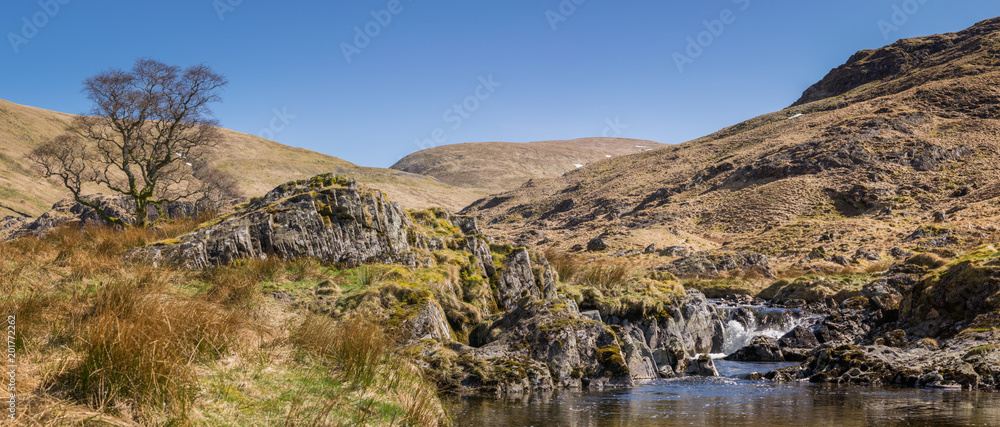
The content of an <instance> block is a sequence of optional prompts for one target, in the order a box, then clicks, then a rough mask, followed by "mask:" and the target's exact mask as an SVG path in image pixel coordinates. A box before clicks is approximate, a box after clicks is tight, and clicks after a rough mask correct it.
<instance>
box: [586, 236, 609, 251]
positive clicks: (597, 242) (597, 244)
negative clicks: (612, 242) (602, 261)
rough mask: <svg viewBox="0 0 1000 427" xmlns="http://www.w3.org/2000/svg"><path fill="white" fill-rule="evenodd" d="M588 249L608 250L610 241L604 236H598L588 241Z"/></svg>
mask: <svg viewBox="0 0 1000 427" xmlns="http://www.w3.org/2000/svg"><path fill="white" fill-rule="evenodd" d="M587 250H588V251H590V252H601V251H606V250H608V241H607V240H604V237H601V236H598V237H595V238H593V239H590V241H589V242H587Z"/></svg>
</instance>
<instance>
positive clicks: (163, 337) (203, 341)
mask: <svg viewBox="0 0 1000 427" xmlns="http://www.w3.org/2000/svg"><path fill="white" fill-rule="evenodd" d="M154 283H155V282H154ZM241 321H242V319H240V318H239V317H238V316H237V315H235V314H233V313H231V312H227V311H226V310H224V309H222V308H220V307H218V306H216V305H214V304H212V303H209V302H207V301H202V300H198V299H178V298H176V297H174V296H172V295H169V294H167V293H165V292H164V291H163V289H162V288H161V287H159V286H156V285H152V286H151V284H150V283H148V282H141V281H134V282H122V283H113V284H108V285H106V286H105V287H103V288H101V289H100V291H98V293H97V295H96V297H95V301H94V307H93V312H92V313H90V314H88V315H87V316H86V317H85V318H84V319H81V323H80V324H79V326H78V327H77V328H76V330H75V331H74V332H75V335H76V336H77V337H78V338H79V339H80V340H81V342H80V345H79V347H80V353H79V354H78V357H79V358H80V361H79V363H78V364H77V365H76V366H74V367H73V368H71V369H70V370H69V372H67V373H66V374H65V375H64V376H63V377H62V378H60V379H59V382H60V383H62V384H65V385H66V386H67V388H68V389H69V392H70V395H72V396H74V397H77V398H79V399H80V400H82V401H84V402H86V403H88V404H89V405H90V406H91V407H94V408H99V409H112V410H114V411H127V412H130V413H131V415H132V417H133V418H136V419H139V420H143V421H152V420H148V419H145V418H146V417H147V416H148V415H146V414H156V413H158V412H159V411H160V408H169V409H168V412H169V413H168V414H165V415H167V417H168V418H170V419H182V418H184V417H185V416H186V413H187V411H188V410H189V408H190V406H191V404H192V402H193V399H194V397H195V391H196V387H197V381H198V377H197V375H196V373H195V371H194V369H193V364H194V363H197V362H205V361H210V360H215V359H217V358H219V357H220V356H222V355H224V354H226V353H227V352H228V351H229V350H230V349H231V348H232V347H233V346H234V345H235V344H237V343H238V340H237V336H238V334H237V332H238V331H239V330H240V328H241Z"/></svg>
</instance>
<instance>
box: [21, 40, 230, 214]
mask: <svg viewBox="0 0 1000 427" xmlns="http://www.w3.org/2000/svg"><path fill="white" fill-rule="evenodd" d="M226 84H227V81H226V79H225V77H223V76H222V75H219V74H216V73H215V72H214V71H212V69H211V68H209V67H208V66H205V65H195V66H192V67H189V68H187V69H181V68H180V67H177V66H172V65H166V64H164V63H162V62H159V61H156V60H152V59H140V60H138V61H136V63H135V65H134V66H133V68H132V69H131V70H127V71H126V70H109V71H105V72H103V73H100V74H98V75H96V76H93V77H90V78H88V79H87V80H86V81H84V84H83V93H84V94H86V95H87V98H88V99H90V100H91V101H92V102H93V108H92V110H91V111H90V112H89V113H88V114H87V115H84V116H80V117H78V118H77V119H75V120H74V122H73V124H72V125H71V127H70V130H69V131H68V132H67V133H66V134H64V135H61V136H59V137H58V138H55V139H53V140H51V141H47V142H45V143H43V144H41V145H40V146H39V147H38V148H37V149H35V150H34V151H33V152H32V153H31V156H30V157H31V158H32V159H33V160H34V161H35V162H36V163H38V164H39V165H40V166H41V168H42V170H43V171H44V174H45V176H46V177H56V178H57V179H58V180H59V181H60V182H61V183H62V185H63V186H65V187H66V188H67V189H69V191H70V192H72V193H73V197H74V199H76V201H77V202H79V203H80V204H82V205H85V206H88V207H90V208H92V209H94V210H95V211H96V212H97V213H98V214H99V215H101V217H102V218H104V219H105V220H106V221H108V222H110V223H113V224H118V225H125V223H124V222H123V221H122V220H121V218H115V217H112V216H110V215H108V213H107V212H105V211H104V210H102V209H101V207H100V206H99V204H97V203H94V202H92V201H91V200H89V199H88V198H85V197H83V196H84V195H83V191H84V186H85V185H86V184H88V183H96V184H98V185H100V186H103V187H106V188H107V189H109V190H111V191H113V192H115V193H119V194H121V195H124V196H128V197H129V198H131V199H132V200H133V202H134V204H135V218H136V224H135V225H137V226H145V225H146V223H147V220H148V217H149V213H150V208H151V207H154V208H156V209H159V210H160V212H161V213H162V209H163V206H164V204H166V203H169V202H173V201H177V200H185V199H191V198H193V197H195V196H197V195H199V194H206V191H207V190H208V189H209V188H211V187H213V186H217V185H218V184H220V183H221V184H225V185H228V186H232V183H231V179H230V180H226V179H225V178H224V177H222V176H221V175H220V174H219V173H218V172H217V171H213V170H211V168H210V167H209V166H207V163H206V161H205V159H204V157H205V155H206V153H207V149H209V148H211V147H213V146H215V145H216V144H217V142H218V141H219V139H220V138H221V133H220V131H219V129H218V127H217V126H218V122H217V121H216V120H215V119H214V118H213V115H212V111H211V109H210V108H209V104H212V103H214V102H218V101H221V97H220V92H221V91H222V89H223V87H225V85H226ZM224 190H225V189H224Z"/></svg>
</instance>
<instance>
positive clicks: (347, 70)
mask: <svg viewBox="0 0 1000 427" xmlns="http://www.w3.org/2000/svg"><path fill="white" fill-rule="evenodd" d="M0 11H2V13H0V32H2V33H3V34H5V35H6V37H5V39H6V41H7V42H6V43H5V44H3V45H0V64H2V67H0V98H2V99H6V100H9V101H12V102H16V103H19V104H26V105H31V106H36V107H41V108H46V109H51V110H57V111H63V112H69V113H81V112H84V111H87V110H88V107H89V106H88V104H87V100H86V99H85V98H84V97H83V95H82V94H81V93H80V88H81V82H82V81H83V80H84V79H85V78H86V77H88V76H91V75H93V74H96V73H98V72H100V71H102V70H105V69H107V68H109V67H118V68H127V67H129V66H130V65H131V64H132V63H133V62H134V60H135V59H136V58H138V57H153V58H156V59H159V60H162V61H164V62H167V63H171V64H176V65H185V66H186V65H191V64H195V63H207V64H209V65H210V66H212V67H213V68H214V69H215V70H216V71H218V72H220V73H222V74H225V75H226V76H227V77H228V78H229V80H230V85H229V87H228V88H227V90H226V93H225V101H224V103H222V104H217V105H216V106H215V112H216V115H217V116H218V118H219V119H220V120H221V122H222V124H223V125H224V126H225V127H227V128H230V129H234V130H238V131H241V132H246V133H251V134H256V135H263V136H265V137H271V139H274V140H276V141H278V142H281V143H284V144H288V145H292V146H297V147H304V148H308V149H311V150H315V151H319V152H323V153H327V154H330V155H334V156H337V157H340V158H343V159H346V160H349V161H352V162H354V163H358V164H361V165H365V166H377V167H388V166H390V165H391V164H393V163H394V162H395V161H396V160H398V159H399V158H401V157H403V156H405V155H406V154H409V153H411V152H414V151H417V150H419V149H421V148H422V147H427V146H430V145H438V144H441V143H446V144H452V143H461V142H478V141H514V142H527V141H537V140H550V139H570V138H579V137H588V136H601V135H602V134H603V135H605V136H622V137H628V138H639V139H651V140H654V141H659V142H664V143H680V142H684V141H686V140H690V139H693V138H697V137H699V136H702V135H705V134H708V133H711V132H714V131H716V130H718V129H720V128H722V127H724V126H728V125H731V124H734V123H737V122H739V121H742V120H745V119H748V118H751V117H754V116H757V115H759V114H763V113H768V112H771V111H776V110H779V109H782V108H784V107H786V106H788V105H790V104H791V103H792V102H794V101H795V100H796V99H798V97H799V96H800V95H801V93H802V91H803V90H805V89H806V88H807V87H808V86H809V85H811V84H812V83H814V82H816V81H817V80H819V79H820V78H822V77H823V76H824V75H825V74H826V73H827V72H828V71H829V70H830V69H831V68H834V67H836V66H838V65H840V64H841V63H843V62H844V61H845V60H846V59H847V58H848V57H849V56H850V55H851V54H853V53H854V52H856V51H858V50H860V49H866V48H877V47H880V46H883V45H885V44H888V43H891V42H893V41H895V40H897V39H899V38H907V37H914V36H921V35H928V34H934V33H942V32H952V31H958V30H961V29H964V28H966V27H968V26H971V25H972V24H974V23H976V22H978V21H981V20H983V19H987V18H991V17H995V16H998V15H1000V3H998V2H997V1H996V0H964V1H948V2H946V1H944V0H895V1H885V0H839V1H801V0H798V1H792V0H774V1H763V0H699V1H685V2H681V1H664V0H655V1H654V0H634V1H628V2H612V1H609V0H583V1H581V0H530V1H529V0H508V1H502V2H501V1H490V2H487V1H465V2H457V1H456V2H441V1H438V2H433V1H429V0H356V1H350V2H347V1H324V2H319V1H294V0H292V1H281V2H278V1H268V2H264V1H254V0H197V1H194V0H179V1H172V2H154V1H136V0H131V1H120V0H107V1H101V2H84V1H81V0H42V1H41V2H39V1H37V0H9V1H5V2H3V4H2V5H0ZM373 13H374V15H373ZM31 21H34V23H31V24H25V22H31ZM714 21H717V22H714ZM880 22H882V28H881V29H880ZM706 23H707V24H706ZM897 24H898V25H897ZM889 25H891V26H889ZM355 27H357V29H358V30H360V31H361V32H365V31H367V32H368V34H365V35H364V36H358V34H357V30H356V29H355ZM371 35H374V36H371ZM689 37H690V40H689ZM692 40H693V41H694V43H696V44H699V46H697V47H694V46H690V44H691V41H692ZM689 48H690V49H689ZM681 55H683V57H681ZM688 59H690V61H688ZM678 61H680V63H681V64H682V66H681V67H678Z"/></svg>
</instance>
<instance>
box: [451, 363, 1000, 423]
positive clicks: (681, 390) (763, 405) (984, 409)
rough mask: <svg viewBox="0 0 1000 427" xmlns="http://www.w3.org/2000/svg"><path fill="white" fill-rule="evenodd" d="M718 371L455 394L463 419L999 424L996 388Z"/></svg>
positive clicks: (747, 368)
mask: <svg viewBox="0 0 1000 427" xmlns="http://www.w3.org/2000/svg"><path fill="white" fill-rule="evenodd" d="M718 365H719V370H720V373H722V374H723V375H724V376H726V375H728V376H729V377H720V378H696V377H687V378H680V379H673V380H657V381H653V382H650V383H648V384H644V385H641V386H638V387H635V388H632V389H629V390H606V391H603V392H572V391H563V392H558V393H554V394H551V395H537V396H532V397H528V398H522V399H508V400H502V401H498V400H492V399H481V398H453V399H451V400H449V402H448V403H449V406H450V410H451V413H452V416H453V418H454V419H455V421H456V423H457V424H458V425H461V426H478V427H488V426H583V427H590V426H594V427H597V426H600V427H604V426H608V427H617V426H622V427H625V426H629V427H632V426H640V427H641V426H674V425H677V426H680V425H693V426H758V427H764V426H848V427H849V426H896V425H908V426H910V425H916V426H924V425H926V426H950V425H963V426H964V425H1000V395H998V394H997V393H968V392H946V391H930V390H914V389H895V388H866V387H857V386H834V385H817V384H808V383H795V384H772V383H766V382H754V381H745V380H740V379H736V378H734V377H733V376H738V375H741V374H744V373H747V372H751V371H754V370H756V371H767V370H770V369H774V367H776V366H786V365H775V364H747V363H735V362H725V361H718Z"/></svg>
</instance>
